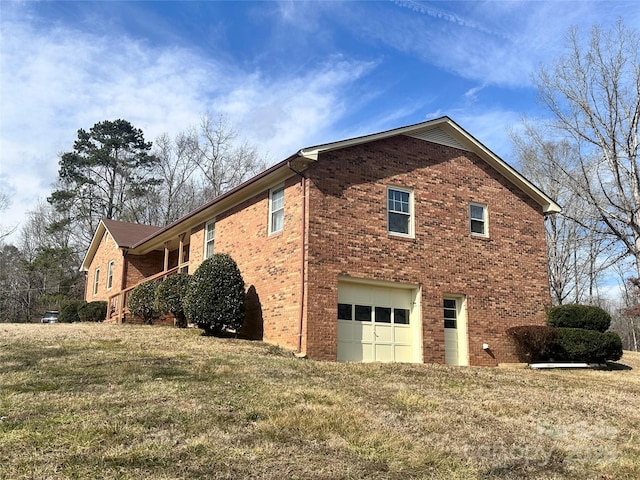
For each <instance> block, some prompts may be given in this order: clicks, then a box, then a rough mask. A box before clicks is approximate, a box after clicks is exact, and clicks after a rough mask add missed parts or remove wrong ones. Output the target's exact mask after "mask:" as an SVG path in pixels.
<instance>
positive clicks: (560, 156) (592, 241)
mask: <svg viewBox="0 0 640 480" xmlns="http://www.w3.org/2000/svg"><path fill="white" fill-rule="evenodd" d="M549 138H551V135H550V134H549V132H548V131H547V130H545V129H544V128H543V127H542V126H539V125H533V124H531V123H530V122H528V121H526V120H525V121H524V129H523V131H522V133H520V134H516V133H514V132H512V134H511V139H512V141H513V144H514V147H515V151H516V155H517V157H518V160H519V164H520V167H521V169H522V172H523V174H524V175H525V176H526V177H527V178H529V179H530V180H532V181H533V183H535V184H536V185H538V186H539V187H540V188H542V190H544V191H545V192H546V193H547V194H548V195H550V196H551V197H553V198H554V199H555V200H556V201H557V202H559V203H560V205H562V207H563V211H562V213H560V214H556V215H550V216H549V217H547V219H546V222H545V226H546V234H547V255H548V260H549V283H550V288H551V297H552V302H553V303H554V304H556V305H560V304H563V303H568V302H573V303H581V302H586V303H597V301H598V298H597V297H598V291H597V280H598V277H599V275H600V274H601V272H602V271H603V270H604V269H606V268H608V267H609V266H610V265H611V264H612V263H613V262H614V261H615V260H616V259H617V257H616V256H615V255H613V256H612V254H611V251H610V250H611V249H610V242H609V241H608V240H607V238H606V237H605V236H603V235H601V234H599V233H598V230H597V228H594V227H595V226H596V225H597V222H598V218H597V215H596V214H595V212H594V211H593V208H592V207H591V206H590V205H589V204H588V203H587V202H585V201H584V200H583V199H582V198H581V197H580V196H579V195H577V194H576V193H575V191H574V190H573V189H572V188H571V185H570V184H571V182H570V181H569V178H568V177H567V173H566V172H572V169H573V168H574V167H573V166H572V165H573V163H574V159H575V158H576V156H577V155H578V153H577V151H576V150H575V148H574V147H573V145H572V144H571V143H570V142H568V141H566V140H557V141H556V140H549ZM576 219H579V220H576Z"/></svg>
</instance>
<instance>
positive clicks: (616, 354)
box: [553, 328, 622, 363]
mask: <svg viewBox="0 0 640 480" xmlns="http://www.w3.org/2000/svg"><path fill="white" fill-rule="evenodd" d="M556 331H557V332H558V338H557V339H556V344H555V346H554V349H553V359H554V360H557V361H564V362H594V363H604V362H605V361H607V360H612V361H616V360H620V358H622V340H621V339H620V336H619V335H618V334H617V333H613V332H604V333H603V332H598V331H595V330H585V329H583V328H556Z"/></svg>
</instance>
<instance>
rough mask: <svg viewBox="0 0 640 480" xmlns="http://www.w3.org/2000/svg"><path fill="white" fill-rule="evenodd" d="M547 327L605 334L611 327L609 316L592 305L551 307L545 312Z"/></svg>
mask: <svg viewBox="0 0 640 480" xmlns="http://www.w3.org/2000/svg"><path fill="white" fill-rule="evenodd" d="M547 325H549V326H551V327H558V328H584V329H586V330H596V331H598V332H606V331H607V330H608V329H609V325H611V315H609V313H608V312H607V311H606V310H603V309H602V308H600V307H596V306H594V305H577V304H570V305H558V306H557V307H551V308H550V309H549V311H548V312H547Z"/></svg>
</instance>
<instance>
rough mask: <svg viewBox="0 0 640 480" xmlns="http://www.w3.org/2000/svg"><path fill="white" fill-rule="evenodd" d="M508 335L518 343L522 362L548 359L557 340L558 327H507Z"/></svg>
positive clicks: (517, 351)
mask: <svg viewBox="0 0 640 480" xmlns="http://www.w3.org/2000/svg"><path fill="white" fill-rule="evenodd" d="M507 335H508V336H509V337H511V338H512V339H513V341H514V343H515V344H516V354H517V355H518V359H519V360H520V361H521V362H526V363H532V362H539V361H541V360H548V359H549V358H550V355H551V352H552V351H553V348H554V345H555V341H556V336H557V333H556V329H555V328H553V327H548V326H545V325H521V326H517V327H511V328H508V329H507Z"/></svg>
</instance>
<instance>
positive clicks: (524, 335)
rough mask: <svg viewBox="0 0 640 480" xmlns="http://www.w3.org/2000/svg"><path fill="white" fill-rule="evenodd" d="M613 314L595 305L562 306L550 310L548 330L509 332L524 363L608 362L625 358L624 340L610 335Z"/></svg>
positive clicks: (531, 328)
mask: <svg viewBox="0 0 640 480" xmlns="http://www.w3.org/2000/svg"><path fill="white" fill-rule="evenodd" d="M610 324H611V315H609V313H608V312H606V311H605V310H603V309H602V308H600V307H596V306H592V305H559V306H557V307H553V308H551V309H549V311H548V313H547V325H548V326H547V327H543V326H535V325H525V326H521V327H512V328H509V329H508V330H507V335H508V336H509V337H511V338H512V339H513V341H514V343H515V345H516V352H517V354H518V358H519V359H520V361H522V362H527V363H532V362H539V361H556V362H591V363H604V362H606V361H607V360H611V361H616V360H620V358H622V340H621V339H620V336H619V335H618V334H617V333H614V332H607V331H606V330H607V329H608V328H609V325H610Z"/></svg>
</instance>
